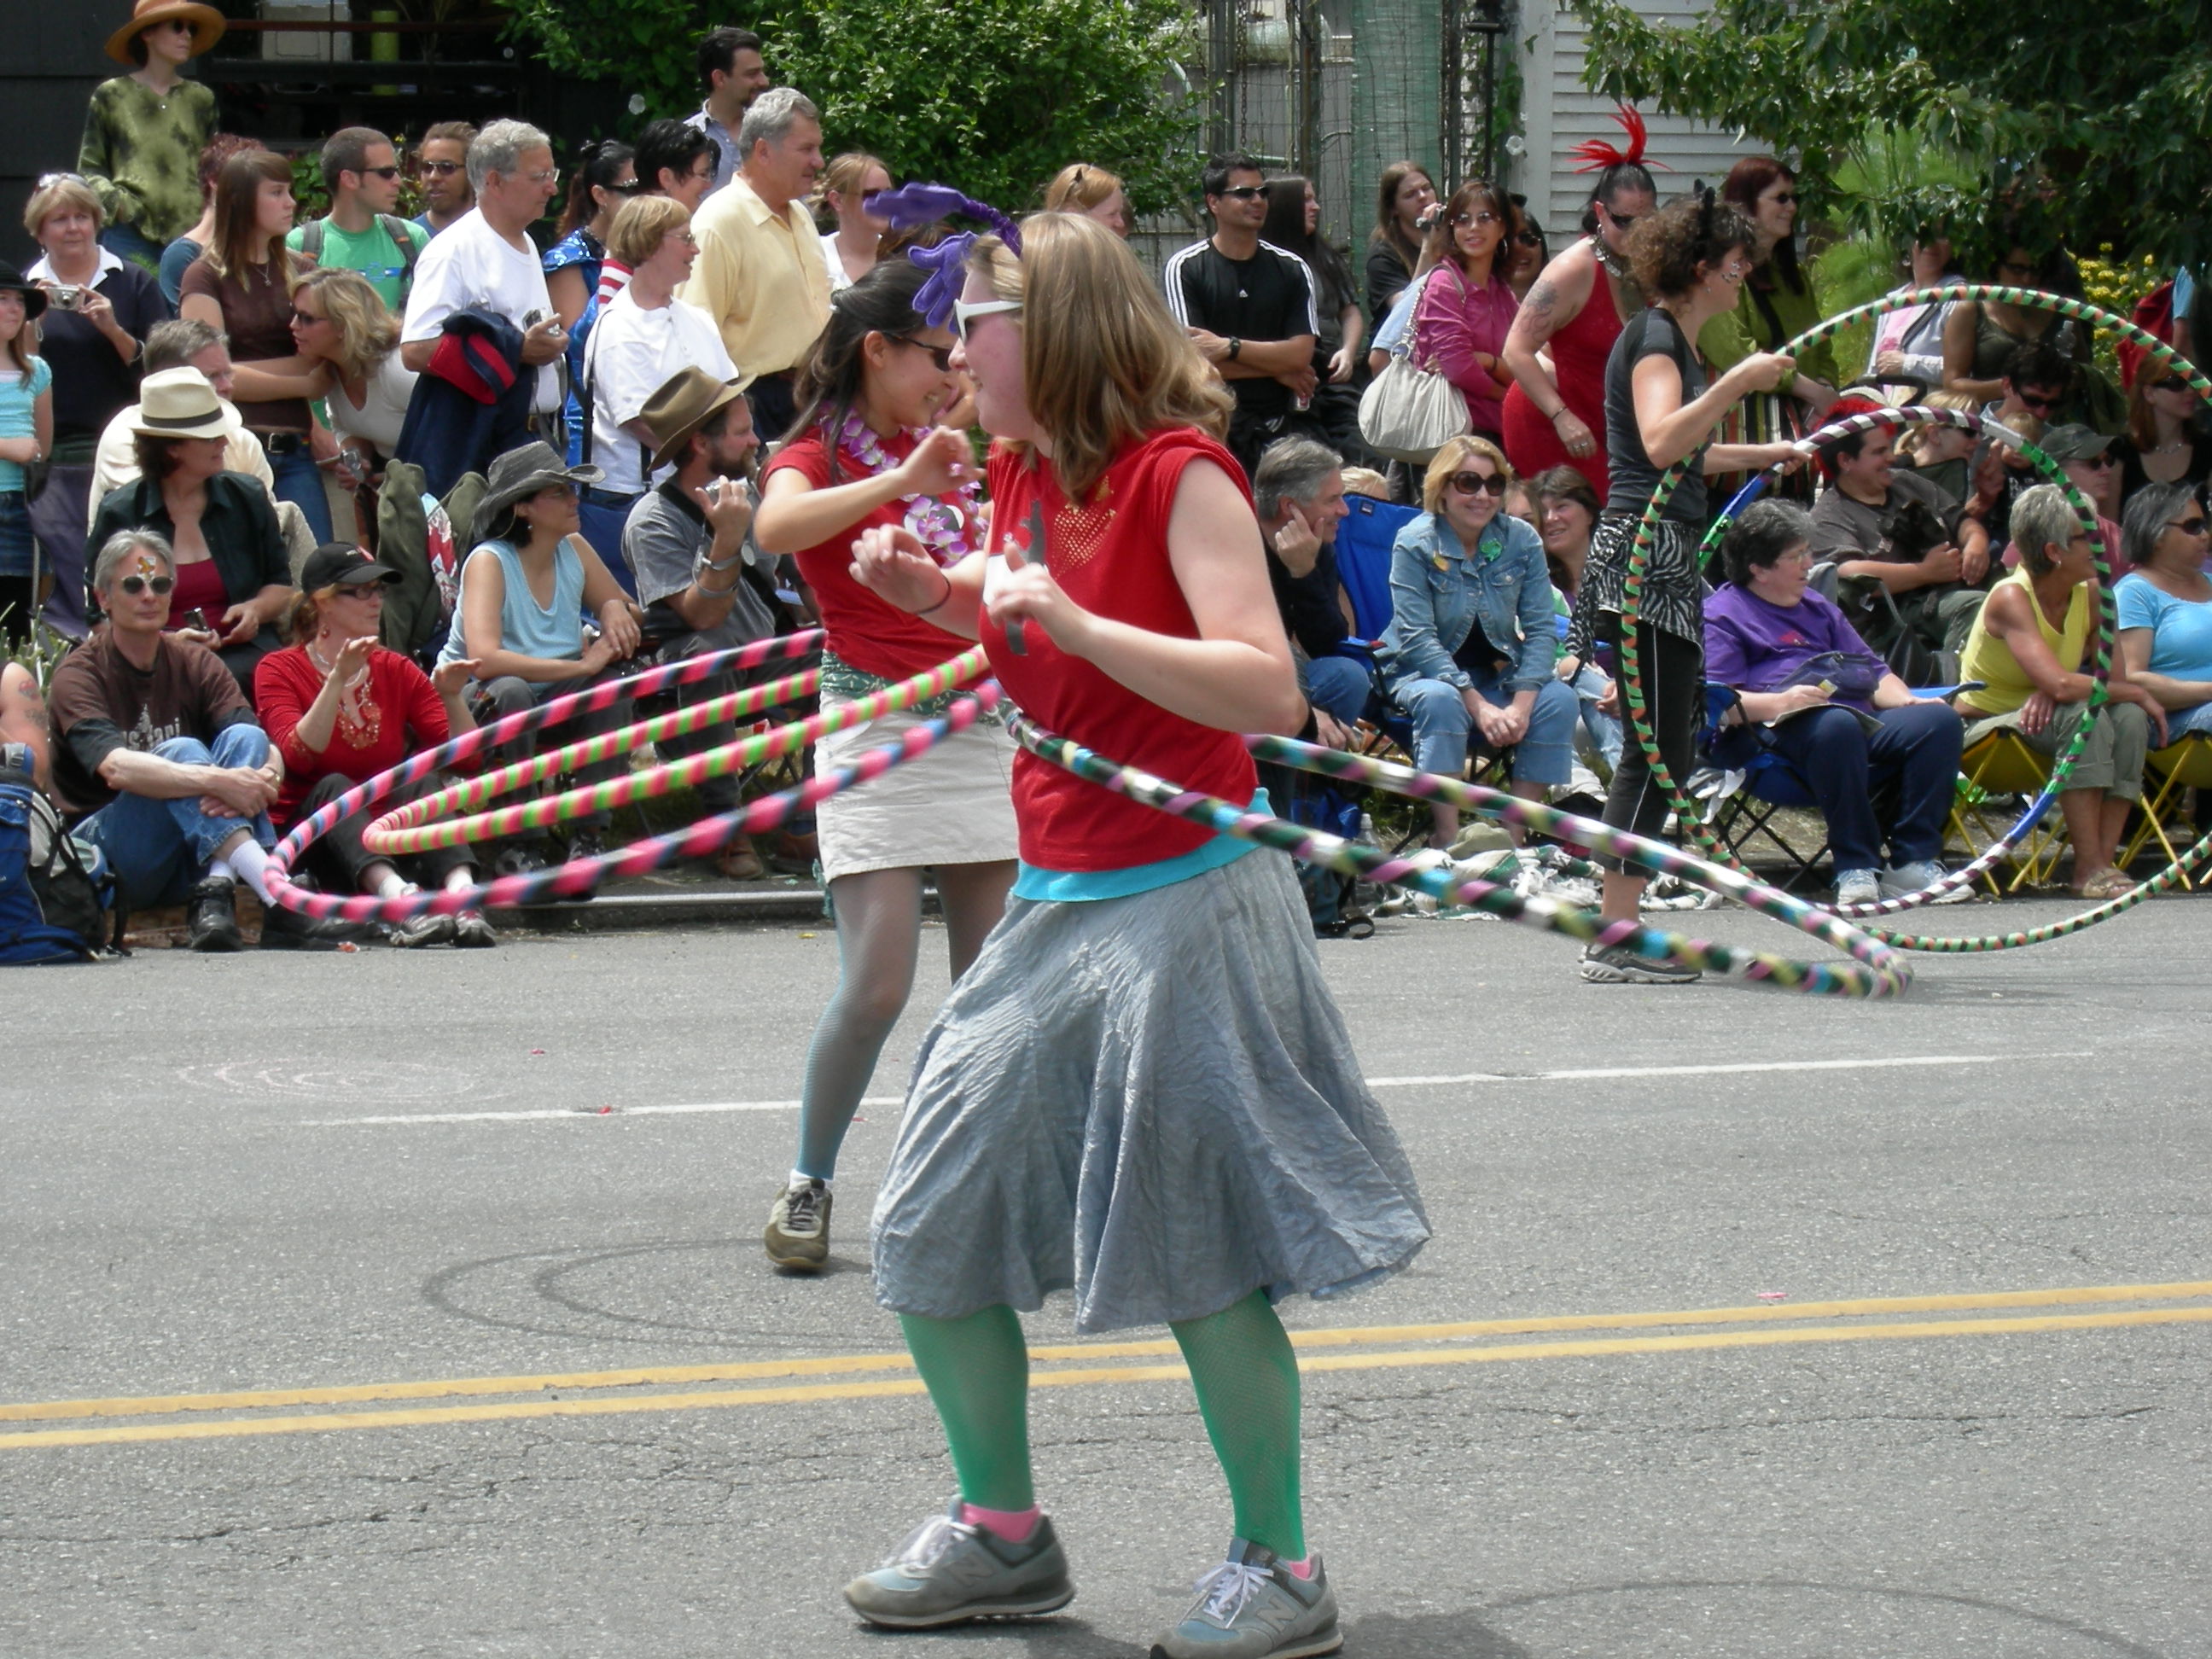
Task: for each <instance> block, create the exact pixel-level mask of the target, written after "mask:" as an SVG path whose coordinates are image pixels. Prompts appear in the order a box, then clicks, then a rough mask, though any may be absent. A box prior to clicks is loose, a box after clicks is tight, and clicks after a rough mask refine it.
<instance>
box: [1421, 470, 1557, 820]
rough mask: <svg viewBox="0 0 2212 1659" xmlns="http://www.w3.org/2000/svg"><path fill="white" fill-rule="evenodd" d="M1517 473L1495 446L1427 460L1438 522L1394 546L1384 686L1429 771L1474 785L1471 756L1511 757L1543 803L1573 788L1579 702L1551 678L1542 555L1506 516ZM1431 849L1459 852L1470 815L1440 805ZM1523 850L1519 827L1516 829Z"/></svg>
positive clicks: (1521, 783) (1553, 632) (1520, 783)
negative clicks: (1467, 776) (1552, 792)
mask: <svg viewBox="0 0 2212 1659" xmlns="http://www.w3.org/2000/svg"><path fill="white" fill-rule="evenodd" d="M1512 482H1513V471H1512V469H1511V468H1510V467H1509V466H1508V465H1506V464H1505V457H1504V453H1501V452H1500V451H1499V449H1498V446H1497V445H1495V444H1493V443H1492V442H1491V441H1489V440H1488V439H1486V438H1474V437H1465V438H1454V439H1452V440H1451V441H1449V442H1448V443H1447V444H1445V445H1444V447H1443V448H1441V449H1439V450H1438V451H1437V453H1436V457H1435V459H1432V460H1431V461H1430V463H1429V470H1428V475H1427V477H1426V478H1425V480H1424V481H1423V483H1422V489H1421V495H1422V500H1423V502H1424V504H1425V506H1426V507H1427V508H1428V512H1427V513H1425V515H1424V516H1423V517H1420V518H1418V519H1415V520H1413V521H1412V522H1411V523H1409V524H1407V526H1406V527H1405V528H1404V529H1402V530H1401V531H1400V532H1398V538H1397V540H1396V541H1395V543H1394V544H1392V546H1391V549H1390V602H1391V606H1392V614H1391V617H1390V626H1389V629H1387V630H1386V631H1385V632H1384V634H1383V644H1382V650H1381V653H1380V654H1381V658H1382V666H1383V680H1384V682H1385V684H1387V685H1388V686H1389V691H1390V696H1392V697H1393V698H1394V699H1395V701H1396V702H1397V704H1398V706H1399V707H1400V708H1402V709H1404V710H1405V711H1406V714H1407V717H1408V718H1409V719H1410V720H1412V721H1413V759H1414V763H1415V764H1416V765H1418V766H1419V768H1420V769H1422V770H1423V771H1424V772H1435V773H1438V774H1441V775H1443V776H1445V777H1448V778H1456V777H1459V776H1461V775H1463V774H1464V773H1465V771H1466V769H1467V760H1468V753H1469V752H1470V750H1475V751H1496V750H1511V751H1512V757H1513V759H1512V773H1513V786H1512V787H1513V793H1515V794H1516V795H1519V796H1521V797H1522V799H1525V800H1537V801H1541V800H1542V799H1544V797H1545V792H1546V791H1547V789H1549V788H1551V787H1553V786H1555V785H1559V784H1564V783H1565V782H1566V781H1567V778H1568V775H1569V772H1570V769H1571V749H1570V747H1569V744H1570V741H1571V738H1572V737H1573V734H1574V729H1575V694H1574V693H1573V692H1572V691H1571V690H1568V689H1567V687H1566V686H1565V684H1562V683H1561V682H1560V681H1559V680H1558V679H1557V678H1554V677H1553V673H1552V659H1553V657H1554V656H1556V655H1557V654H1558V647H1559V629H1558V628H1557V627H1556V626H1555V625H1554V623H1553V620H1552V619H1553V615H1554V612H1553V608H1552V584H1551V581H1550V580H1549V578H1548V577H1547V574H1546V573H1545V569H1544V549H1543V544H1541V542H1539V541H1538V540H1537V538H1536V532H1534V531H1533V530H1531V529H1529V528H1528V526H1527V525H1525V524H1523V523H1522V521H1521V520H1518V519H1515V518H1510V517H1508V516H1507V515H1506V514H1504V513H1501V512H1499V511H1498V507H1499V505H1500V503H1502V502H1503V501H1504V499H1505V491H1506V489H1507V487H1508V486H1509V485H1510V484H1511V483H1512ZM1429 811H1430V817H1431V835H1430V837H1429V844H1430V845H1431V847H1449V846H1450V845H1451V843H1452V841H1453V839H1454V837H1455V836H1456V835H1457V833H1458V830H1459V809H1458V808H1457V807H1455V806H1447V805H1431V807H1430V809H1429ZM1508 833H1510V835H1511V836H1512V837H1513V840H1514V842H1515V843H1516V845H1517V844H1518V843H1519V842H1520V839H1521V835H1520V831H1519V830H1518V829H1510V830H1509V832H1508Z"/></svg>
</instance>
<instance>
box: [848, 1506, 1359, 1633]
mask: <svg viewBox="0 0 2212 1659" xmlns="http://www.w3.org/2000/svg"><path fill="white" fill-rule="evenodd" d="M960 1510H961V1504H960V1500H959V1499H958V1498H955V1499H953V1500H952V1509H951V1513H950V1514H946V1515H938V1516H931V1517H930V1518H929V1519H928V1520H927V1521H925V1522H922V1524H921V1527H920V1528H918V1529H917V1530H916V1531H915V1534H914V1535H913V1536H912V1537H911V1538H908V1540H907V1541H906V1542H905V1543H903V1544H902V1545H900V1546H899V1552H898V1553H897V1554H896V1555H895V1556H893V1557H892V1558H891V1559H890V1560H888V1561H886V1562H884V1565H882V1566H880V1567H878V1568H877V1569H876V1570H875V1571H873V1572H867V1573H862V1574H861V1575H860V1577H858V1578H855V1579H854V1581H853V1582H852V1583H849V1584H848V1585H846V1586H845V1600H846V1601H848V1602H850V1603H851V1604H852V1607H853V1611H854V1612H855V1613H859V1614H860V1617H861V1618H863V1619H865V1620H867V1621H868V1622H869V1623H870V1624H872V1625H883V1626H889V1627H890V1628H892V1629H895V1630H918V1629H922V1628H926V1627H927V1626H933V1625H957V1624H959V1623H961V1622H962V1621H963V1620H969V1619H1024V1618H1031V1617H1034V1616H1035V1615H1036V1614H1038V1613H1056V1612H1058V1611H1059V1610H1060V1608H1062V1607H1066V1605H1067V1604H1068V1603H1069V1602H1070V1601H1073V1600H1074V1599H1075V1586H1074V1585H1073V1583H1069V1582H1068V1577H1067V1557H1066V1555H1064V1554H1062V1553H1060V1540H1059V1539H1058V1538H1057V1537H1055V1536H1054V1534H1053V1530H1052V1522H1051V1521H1050V1520H1049V1519H1048V1518H1047V1517H1045V1516H1038V1517H1037V1523H1036V1531H1035V1532H1033V1533H1031V1534H1030V1535H1029V1537H1028V1539H1027V1540H1025V1541H1024V1542H1022V1543H1019V1544H1010V1543H1008V1542H1007V1541H1006V1540H1005V1539H1003V1538H1001V1537H1000V1536H999V1535H998V1534H995V1533H994V1532H991V1531H990V1530H988V1529H987V1528H983V1527H975V1526H970V1525H969V1523H968V1522H965V1521H963V1520H962V1519H961V1518H960ZM1310 1651H1312V1652H1315V1653H1319V1652H1322V1651H1323V1650H1322V1649H1320V1648H1315V1649H1312V1650H1310Z"/></svg>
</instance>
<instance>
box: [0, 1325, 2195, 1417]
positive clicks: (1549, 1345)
mask: <svg viewBox="0 0 2212 1659" xmlns="http://www.w3.org/2000/svg"><path fill="white" fill-rule="evenodd" d="M2205 1322H2212V1308H2138V1309H2129V1310H2123V1311H2118V1312H2112V1313H2093V1314H2045V1315H2039V1316H2031V1317H2027V1318H2016V1319H1962V1320H1929V1321H1920V1322H1908V1323H1894V1324H1883V1325H1864V1324H1862V1325H1814V1326H1801V1327H1796V1328H1780V1329H1768V1330H1753V1331H1711V1332H1703V1333H1698V1334H1685V1335H1679V1336H1642V1337H1610V1338H1600V1339H1591V1340H1583V1341H1573V1342H1520V1343H1497V1344H1491V1345H1487V1346H1480V1347H1458V1348H1416V1349H1401V1350H1398V1351H1395V1352H1382V1353H1340V1354H1322V1355H1316V1356H1315V1357H1314V1358H1310V1359H1304V1360H1301V1361H1300V1362H1299V1368H1300V1369H1301V1370H1308V1371H1346V1370H1399V1369H1404V1368H1407V1367H1411V1366H1431V1365H1474V1364H1493V1363H1497V1362H1500V1361H1506V1360H1532V1359H1581V1358H1599V1357H1602V1356H1607V1355H1614V1354H1642V1353H1680V1352H1691V1351H1695V1350H1711V1349H1723V1348H1756V1347H1771V1346H1784V1345H1790V1344H1802V1343H1810V1342H1877V1341H1900V1340H1924V1339H1929V1338H1939V1337H1955V1336H2024V1335H2033V1334H2039V1333H2048V1332H2055V1331H2087V1330H2110V1329H2119V1328H2129V1327H2139V1326H2145V1325H2174V1324H2201V1323H2205ZM1183 1375H1184V1371H1183V1368H1182V1366H1181V1365H1093V1366H1085V1367H1083V1368H1080V1369H1071V1370H1048V1371H1040V1372H1037V1373H1036V1374H1035V1375H1034V1376H1031V1378H1030V1383H1031V1385H1032V1386H1034V1387H1037V1388H1070V1387H1076V1386H1079V1385H1084V1384H1091V1383H1157V1382H1164V1381H1167V1380H1169V1379H1171V1378H1176V1377H1180V1376H1183ZM921 1392H923V1389H922V1383H921V1379H920V1378H919V1377H897V1378H886V1379H884V1380H881V1381H877V1382H860V1381H853V1382H843V1383H807V1384H800V1385H795V1386H793V1387H789V1388H780V1389H716V1390H710V1391H706V1392H697V1393H690V1394H650V1395H617V1396H615V1397H612V1398H606V1397H601V1398H596V1399H588V1400H526V1401H507V1402H506V1403H503V1404H497V1405H482V1406H433V1407H416V1408H411V1409H407V1410H399V1411H372V1412H331V1413H315V1414H312V1415H299V1416H290V1417H252V1418H229V1419H216V1420H213V1421H206V1420H203V1421H197V1422H178V1423H145V1424H118V1425H113V1426H112V1427H107V1428H85V1429H40V1430H32V1431H24V1432H19V1433H13V1434H0V1451H14V1450H27V1449H33V1448H37V1447H46V1446H94V1445H114V1444H118V1443H130V1442H145V1441H162V1440H215V1439H228V1438H235V1437H246V1436H252V1435H269V1434H315V1433H325V1432H330V1431H340V1430H347V1429H389V1428H402V1427H410V1426H416V1425H425V1424H435V1423H489V1422H504V1421H512V1420H517V1419H530V1418H546V1417H598V1416H608V1415H613V1414H616V1413H632V1412H681V1411H697V1410H704V1409H708V1408H714V1407H732V1406H782V1405H795V1404H803V1403H807V1402H812V1401H833V1400H874V1399H883V1398H886V1397H889V1396H893V1395H914V1394H920V1393H921Z"/></svg>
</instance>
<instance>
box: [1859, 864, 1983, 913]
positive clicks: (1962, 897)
mask: <svg viewBox="0 0 2212 1659" xmlns="http://www.w3.org/2000/svg"><path fill="white" fill-rule="evenodd" d="M1949 873H1950V872H1948V871H1947V870H1946V869H1944V867H1943V866H1942V861H1941V860H1936V859H1916V860H1913V861H1912V862H1911V863H1910V864H1896V865H1892V866H1890V867H1889V868H1888V869H1887V870H1885V871H1883V872H1881V896H1883V897H1884V898H1909V897H1911V896H1912V895H1913V894H1915V893H1924V892H1926V891H1927V890H1929V888H1930V887H1933V886H1934V885H1935V884H1936V883H1937V882H1939V881H1941V880H1942V879H1943V878H1944V877H1945V876H1947V875H1948V874H1949ZM1973 896H1974V888H1973V884H1972V883H1971V882H1961V883H1960V884H1959V885H1958V886H1956V887H1954V888H1953V889H1951V890H1950V891H1948V893H1939V894H1937V895H1936V896H1935V897H1934V898H1932V899H1929V901H1928V902H1929V903H1930V904H1959V903H1962V902H1965V901H1966V900H1967V899H1970V898H1972V897H1973Z"/></svg>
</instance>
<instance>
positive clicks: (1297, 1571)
mask: <svg viewBox="0 0 2212 1659" xmlns="http://www.w3.org/2000/svg"><path fill="white" fill-rule="evenodd" d="M1313 1564H1314V1559H1313V1557H1312V1556H1310V1555H1309V1556H1307V1557H1306V1559H1304V1560H1303V1561H1285V1562H1284V1563H1283V1565H1285V1566H1286V1567H1288V1568H1289V1569H1290V1570H1291V1577H1293V1578H1310V1577H1313Z"/></svg>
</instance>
